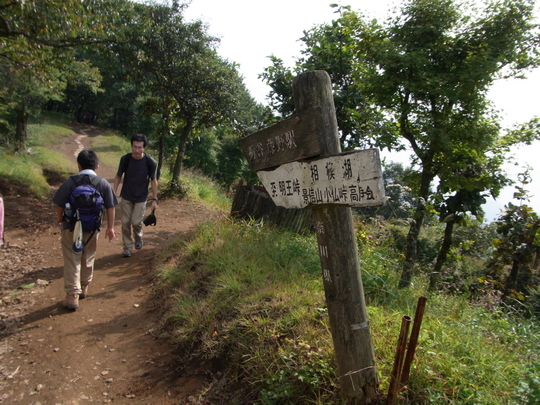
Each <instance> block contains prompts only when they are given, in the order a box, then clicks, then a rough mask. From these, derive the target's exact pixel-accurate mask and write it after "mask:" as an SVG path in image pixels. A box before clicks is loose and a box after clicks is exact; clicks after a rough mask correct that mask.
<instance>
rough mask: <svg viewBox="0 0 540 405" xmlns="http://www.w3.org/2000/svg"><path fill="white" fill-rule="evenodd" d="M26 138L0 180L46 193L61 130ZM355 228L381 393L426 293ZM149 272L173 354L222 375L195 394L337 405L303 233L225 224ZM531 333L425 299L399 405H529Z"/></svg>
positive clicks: (383, 247) (314, 265) (379, 243)
mask: <svg viewBox="0 0 540 405" xmlns="http://www.w3.org/2000/svg"><path fill="white" fill-rule="evenodd" d="M30 133H31V140H30V146H31V148H32V153H31V154H21V155H18V156H9V155H7V154H3V158H2V159H1V162H0V176H2V177H4V178H8V179H10V180H11V181H13V180H17V181H21V182H23V183H26V184H28V186H29V188H31V189H32V191H33V192H34V193H35V194H36V195H38V196H40V195H42V196H43V195H46V194H47V193H48V190H49V187H48V184H47V182H46V180H45V177H44V176H43V173H47V172H48V170H52V168H55V170H56V175H58V176H60V177H62V176H64V174H66V175H67V173H70V172H71V167H70V165H69V164H68V163H67V162H65V161H64V160H63V158H62V157H61V156H59V155H58V154H57V153H56V152H54V151H53V149H54V142H57V141H58V140H59V139H60V138H61V136H63V135H69V133H71V131H69V130H67V129H66V128H65V127H64V126H63V124H62V123H61V122H45V123H43V124H40V125H34V126H32V128H31V131H30ZM42 145H47V147H46V148H45V147H43V146H42ZM126 145H127V141H126V140H125V139H123V138H121V137H117V136H115V135H114V134H111V135H110V136H105V137H99V138H96V140H95V144H94V145H93V147H94V148H95V149H96V150H98V151H99V155H100V158H101V159H102V160H103V161H104V162H108V163H111V162H116V161H117V160H118V157H119V156H120V154H121V152H120V151H123V150H126ZM109 160H110V162H109ZM29 168H30V169H29ZM44 169H45V170H44ZM165 178H166V176H165ZM182 180H183V182H184V183H185V184H187V185H188V187H187V189H188V190H189V192H190V196H191V197H192V198H198V199H206V200H211V201H212V204H214V205H218V206H220V208H225V209H226V205H227V199H226V198H225V197H224V196H223V195H222V194H220V192H219V190H218V189H217V188H216V187H215V186H213V185H212V183H211V182H210V181H208V180H207V179H205V178H204V177H202V176H198V175H193V174H189V175H187V176H184V178H183V179H182ZM162 183H163V184H166V183H167V182H166V181H163V182H162ZM366 232H367V233H369V232H370V229H369V227H367V228H366V227H365V226H364V229H363V230H362V235H360V234H359V236H358V240H359V247H360V250H361V256H360V259H361V264H362V277H363V282H364V289H365V293H366V300H367V302H368V305H369V308H368V311H369V316H370V322H371V332H372V335H373V343H374V348H375V353H376V357H377V366H378V368H379V375H380V380H381V391H382V392H386V390H387V388H388V382H389V375H390V372H391V369H392V365H393V360H394V348H395V345H396V342H397V336H398V334H399V326H400V322H401V318H402V316H403V315H411V316H412V315H414V311H415V305H416V301H417V298H418V297H419V296H421V295H424V294H426V291H425V288H424V286H425V280H422V278H421V277H417V278H416V279H415V281H416V284H415V286H414V287H413V288H411V289H407V290H398V289H396V288H395V286H396V285H397V281H398V275H399V271H400V254H399V252H396V251H394V249H393V246H394V243H393V242H392V239H391V238H390V237H389V236H387V235H385V234H384V233H381V232H380V231H377V230H373V232H372V235H370V237H369V238H367V237H365V234H366ZM156 265H157V270H156V277H157V280H158V286H159V287H158V289H159V291H160V292H164V293H165V295H166V296H171V297H172V299H171V302H170V307H169V308H168V310H167V311H166V313H165V315H164V318H163V324H164V330H166V331H168V332H169V333H170V336H171V339H173V340H174V342H175V343H176V344H177V345H178V353H179V355H180V356H181V357H182V358H183V360H184V361H185V362H186V364H189V362H190V360H195V361H197V362H198V361H200V360H201V359H212V360H213V363H214V364H216V367H218V368H219V371H220V373H222V375H223V377H222V378H221V379H220V380H216V381H214V382H213V383H210V384H209V386H208V388H207V390H206V391H205V392H204V393H201V398H204V399H206V400H210V402H212V398H221V399H220V401H223V398H227V403H231V404H232V403H250V404H253V403H259V404H288V403H290V404H315V403H319V404H323V403H324V404H332V403H336V404H337V403H340V400H339V390H338V387H337V384H336V381H337V376H336V370H335V366H334V358H333V350H332V340H331V335H330V332H329V327H328V319H327V313H326V308H325V301H324V292H323V290H322V282H321V275H320V267H319V258H318V255H317V249H316V242H315V239H314V238H313V237H310V236H308V237H301V236H298V235H293V234H290V233H287V232H283V231H280V230H276V229H273V228H272V227H270V226H268V225H267V224H261V223H255V222H253V223H236V222H234V221H229V220H224V221H222V222H218V223H208V224H206V225H204V226H202V227H201V228H200V229H199V231H198V233H197V234H196V235H195V236H194V237H193V238H191V239H189V240H185V239H179V240H177V241H176V242H175V243H173V244H172V245H170V246H168V247H167V248H166V249H164V251H163V256H162V258H161V259H158V261H157V263H156ZM539 336H540V334H539V330H538V326H536V325H534V323H532V322H529V321H527V320H523V319H519V318H515V319H511V318H510V317H508V315H507V314H505V313H503V312H502V311H500V310H499V309H497V308H496V307H494V306H482V305H477V304H472V303H471V302H469V300H468V299H467V297H465V296H463V295H458V296H445V295H434V296H429V300H428V303H427V310H426V314H425V316H424V322H423V325H422V329H421V335H420V340H419V344H418V348H417V356H416V359H415V361H414V363H413V367H412V371H411V378H410V384H409V386H408V390H407V391H404V392H403V394H404V395H403V397H402V398H401V403H411V404H421V403H426V404H427V403H440V404H498V403H501V404H514V403H515V404H519V403H523V404H525V403H535V402H534V401H538V400H539V398H540V394H539V392H538V389H539V388H538V385H539V381H538V380H539V378H540V377H538V376H539V375H540V366H539V363H540V360H539V357H540V354H539V351H538V347H540V338H539ZM535 384H536V391H534V386H535ZM529 401H530V402H529ZM221 403H223V402H221Z"/></svg>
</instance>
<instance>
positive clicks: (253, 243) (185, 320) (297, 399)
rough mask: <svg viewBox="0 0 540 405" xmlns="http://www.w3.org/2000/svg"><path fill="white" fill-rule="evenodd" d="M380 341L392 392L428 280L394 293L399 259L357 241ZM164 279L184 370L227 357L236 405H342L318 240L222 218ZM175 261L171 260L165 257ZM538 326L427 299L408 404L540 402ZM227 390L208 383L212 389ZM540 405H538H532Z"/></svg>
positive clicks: (370, 242)
mask: <svg viewBox="0 0 540 405" xmlns="http://www.w3.org/2000/svg"><path fill="white" fill-rule="evenodd" d="M358 240H359V245H360V246H359V247H360V251H361V255H360V261H361V264H362V275H363V283H364V289H365V294H366V301H367V302H368V305H369V306H368V313H369V317H370V325H371V333H372V339H373V345H374V349H375V354H376V362H377V367H378V370H379V376H380V389H381V392H382V393H386V392H387V390H388V386H389V376H390V373H391V370H392V367H393V362H394V351H395V347H396V343H397V338H398V335H399V329H400V325H401V318H402V317H403V316H404V315H409V316H411V317H412V316H414V313H415V309H416V304H417V300H418V297H419V296H421V295H426V294H427V292H426V290H425V286H426V285H427V280H424V279H422V276H418V277H417V279H416V280H415V286H414V287H412V288H410V289H401V290H399V289H396V288H395V286H396V285H397V282H398V279H399V277H398V275H399V270H400V262H399V258H400V256H399V254H398V253H397V252H395V251H393V249H392V246H391V245H390V244H385V243H381V239H378V240H377V238H374V239H367V238H366V239H365V240H364V238H363V237H362V233H361V232H360V233H359V235H358ZM172 251H174V252H176V256H175V257H176V258H175V260H174V261H172V262H171V261H170V260H169V261H167V265H166V266H165V267H163V268H162V269H160V270H158V271H157V274H158V278H159V280H160V281H159V285H160V288H161V289H162V290H161V291H167V293H166V294H170V295H172V296H174V297H175V298H174V300H173V301H172V302H171V307H170V309H169V312H168V316H167V317H166V318H165V321H164V322H165V324H166V329H167V330H169V331H170V333H171V337H172V339H173V341H174V342H175V344H176V345H177V347H178V352H179V353H180V354H181V355H182V356H184V358H183V360H185V361H186V362H188V361H190V360H193V359H198V360H199V361H200V360H202V359H214V360H216V359H217V360H219V361H220V362H221V364H225V365H226V366H225V369H224V370H221V371H222V372H224V373H225V375H227V378H228V379H229V381H230V383H231V384H234V381H237V382H239V383H238V384H239V385H238V386H235V390H234V394H233V395H234V396H235V397H234V400H232V401H231V403H251V404H338V403H341V401H340V398H339V390H338V387H337V384H336V381H337V378H336V370H335V359H334V357H333V356H334V355H333V346H332V337H331V334H330V331H329V324H328V316H327V312H326V305H325V298H324V291H323V286H322V281H321V278H322V277H321V274H320V273H321V271H320V265H319V258H318V254H317V249H316V241H315V239H314V238H313V237H301V236H298V235H294V234H290V233H287V232H284V231H280V230H277V229H273V228H272V227H269V226H266V225H262V224H261V223H257V222H251V223H234V222H230V221H222V222H219V223H207V224H205V225H203V226H201V227H200V229H199V230H198V232H197V234H196V236H195V237H194V238H193V239H191V240H185V239H183V240H182V241H179V242H178V243H177V244H176V245H175V246H174V247H173V248H172ZM164 254H165V256H166V257H169V258H170V257H171V252H170V251H166V252H164ZM538 347H540V328H539V327H538V326H537V325H535V324H534V322H532V321H530V320H525V319H522V318H519V317H515V318H512V317H511V316H510V315H509V314H508V313H505V312H503V311H502V310H495V311H493V310H488V309H485V308H483V307H481V306H478V305H473V304H471V302H470V301H469V300H468V299H467V297H466V296H465V295H455V296H451V295H429V296H428V301H427V306H426V312H425V315H424V320H423V324H422V328H421V333H420V338H419V342H418V347H417V350H416V358H415V361H414V363H413V365H412V369H411V374H410V382H409V385H408V390H406V391H404V392H402V396H401V397H400V402H399V403H406V404H526V403H535V402H534V401H537V400H539V399H540V398H539V397H538V395H537V394H535V392H536V393H537V392H538V389H537V391H534V389H535V385H534V384H535V381H537V379H538V378H537V376H536V375H535V370H536V369H537V368H539V367H540V366H538V364H540V353H539V351H538ZM219 389H220V388H219V387H218V386H217V385H216V386H213V385H212V384H210V385H209V386H208V387H207V392H213V391H214V393H215V391H218V390H219ZM527 401H532V402H527Z"/></svg>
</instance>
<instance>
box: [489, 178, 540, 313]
mask: <svg viewBox="0 0 540 405" xmlns="http://www.w3.org/2000/svg"><path fill="white" fill-rule="evenodd" d="M520 181H521V184H522V185H521V186H519V185H517V186H516V190H517V191H516V193H514V197H515V198H517V199H518V200H520V201H521V202H522V203H523V201H524V200H527V199H528V196H527V190H525V189H524V186H525V185H526V184H528V183H529V181H530V178H529V175H528V172H525V173H523V174H521V175H520ZM495 225H496V227H497V233H498V235H499V237H498V238H497V239H495V240H494V241H493V254H492V257H491V260H490V261H489V262H488V263H487V270H488V272H487V276H488V278H484V279H482V280H481V281H482V282H483V283H484V284H486V283H494V286H495V288H497V289H498V290H500V291H502V292H503V293H504V295H505V296H506V297H508V298H511V299H516V300H518V301H526V298H527V296H528V295H530V294H531V293H532V292H533V291H534V289H535V288H537V287H538V285H539V284H540V275H538V274H536V273H537V272H535V270H536V269H537V267H538V259H537V255H538V253H539V252H540V217H539V216H538V214H537V213H536V212H534V210H533V209H532V208H530V207H529V206H528V205H526V204H521V205H514V204H512V203H508V204H507V205H506V206H505V211H504V213H503V214H502V215H501V216H500V217H499V218H498V219H497V220H496V221H495ZM532 312H534V310H533V311H532Z"/></svg>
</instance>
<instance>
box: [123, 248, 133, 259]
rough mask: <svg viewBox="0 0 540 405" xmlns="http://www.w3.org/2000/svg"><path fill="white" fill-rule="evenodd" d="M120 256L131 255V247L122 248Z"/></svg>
mask: <svg viewBox="0 0 540 405" xmlns="http://www.w3.org/2000/svg"><path fill="white" fill-rule="evenodd" d="M122 256H124V257H130V256H131V248H126V249H124V251H123V252H122Z"/></svg>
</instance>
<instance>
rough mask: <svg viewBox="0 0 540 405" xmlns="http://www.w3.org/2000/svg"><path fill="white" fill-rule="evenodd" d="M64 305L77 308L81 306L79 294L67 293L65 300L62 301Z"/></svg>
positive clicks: (68, 307)
mask: <svg viewBox="0 0 540 405" xmlns="http://www.w3.org/2000/svg"><path fill="white" fill-rule="evenodd" d="M62 305H63V306H64V307H66V308H67V309H72V310H76V309H77V308H79V294H68V295H66V298H64V301H63V302H62Z"/></svg>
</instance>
